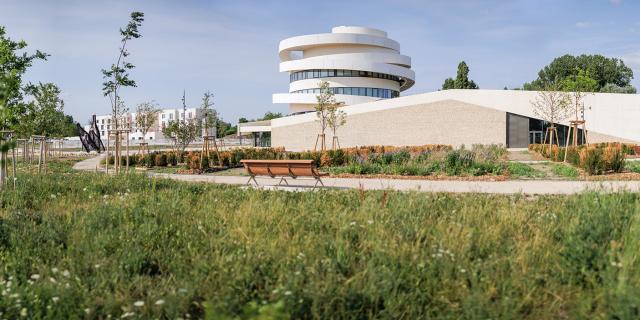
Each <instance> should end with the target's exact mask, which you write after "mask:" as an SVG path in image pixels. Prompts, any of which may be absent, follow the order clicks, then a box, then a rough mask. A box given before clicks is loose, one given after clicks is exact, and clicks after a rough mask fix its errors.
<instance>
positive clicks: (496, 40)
mask: <svg viewBox="0 0 640 320" xmlns="http://www.w3.org/2000/svg"><path fill="white" fill-rule="evenodd" d="M0 7H1V10H0V25H4V26H6V28H7V33H8V34H9V36H10V37H11V38H13V39H24V40H26V41H27V42H28V43H29V47H30V48H31V49H32V50H33V49H36V48H37V49H40V50H43V51H45V52H47V53H49V54H51V57H50V58H49V61H47V62H38V63H37V65H35V66H34V67H33V68H32V69H31V70H30V71H29V73H28V75H27V80H29V81H32V82H37V81H42V82H54V83H56V84H57V85H58V86H60V87H61V89H62V91H63V98H64V100H65V103H66V105H65V112H67V113H69V114H71V115H73V116H74V118H76V120H78V121H81V122H83V123H84V122H86V120H87V119H88V118H89V116H90V115H91V114H94V113H97V114H107V113H108V112H109V102H108V101H107V99H106V98H104V97H103V96H102V94H101V84H102V76H101V73H100V69H101V68H106V67H108V66H109V65H110V64H111V63H113V62H114V59H115V58H116V54H117V48H118V45H119V34H118V28H120V27H121V26H123V25H124V24H126V22H127V21H128V15H129V13H130V12H131V11H134V10H135V11H143V12H144V13H145V22H144V25H143V26H142V28H141V31H142V34H143V37H142V38H140V39H137V40H135V41H134V42H132V43H131V47H130V51H131V58H130V61H131V62H132V63H134V64H135V65H136V66H137V68H136V69H135V70H134V71H133V72H132V77H133V78H134V79H135V80H136V81H137V82H138V87H137V88H133V89H125V90H123V92H122V96H123V97H124V99H125V101H126V103H127V105H128V106H129V108H130V109H132V110H133V109H135V106H136V105H137V104H138V103H140V102H143V101H148V100H155V101H156V102H158V103H159V104H160V105H161V106H162V107H164V108H170V107H177V106H179V105H180V99H181V96H182V90H183V89H184V90H186V92H187V104H188V105H190V106H196V105H199V104H200V99H201V96H202V94H203V92H204V91H206V90H210V91H212V92H213V93H214V95H215V98H214V101H215V103H216V108H217V109H218V111H219V112H220V113H221V115H222V117H223V118H224V119H225V120H227V121H231V122H236V121H237V119H238V118H239V117H242V116H244V117H248V118H255V117H258V116H260V115H262V114H264V112H266V111H278V112H283V113H286V112H287V108H286V106H285V105H273V104H272V103H271V94H272V93H276V92H286V91H287V89H288V76H287V75H286V74H281V73H279V72H278V62H279V61H278V56H277V49H278V42H279V41H280V40H282V39H284V38H286V37H290V36H294V35H302V34H310V33H323V32H329V31H330V29H331V27H333V26H338V25H359V26H369V27H374V28H379V29H382V30H385V31H387V33H388V34H389V36H390V37H391V38H392V39H394V40H397V41H399V42H400V45H401V51H402V53H403V54H406V55H409V56H410V57H412V62H413V69H414V70H415V72H416V85H415V86H414V87H413V88H411V89H410V90H408V91H406V92H404V93H403V94H404V95H406V94H415V93H423V92H429V91H434V90H437V89H438V88H439V87H440V86H441V84H442V82H443V80H444V79H445V78H446V77H450V76H454V75H455V71H456V66H457V64H458V62H459V61H460V60H465V61H467V63H468V64H469V66H470V68H471V74H470V76H471V78H472V79H473V80H474V81H476V83H478V84H479V85H480V87H481V88H484V89H502V88H503V87H504V86H508V87H510V88H511V87H518V86H521V85H522V83H524V82H528V81H531V80H533V79H535V78H536V74H537V72H538V70H539V69H540V68H542V67H543V66H545V65H546V64H548V63H549V62H550V61H551V60H552V59H553V58H554V57H557V56H560V55H563V54H566V53H569V54H581V53H588V54H594V53H599V54H604V55H606V56H612V57H620V58H623V59H624V60H625V62H626V63H627V65H629V66H631V67H632V68H633V69H634V72H635V73H636V74H637V77H636V79H634V81H633V84H634V85H635V86H636V87H640V16H639V15H638V13H639V12H640V1H637V0H540V1H534V0H526V1H525V0H514V1H508V0H477V1H471V0H457V1H456V0H449V1H445V0H438V1H435V0H434V1H429V0H422V1H420V0H373V1H349V0H341V1H330V0H325V1H303V0H298V1H264V0H263V1H244V0H236V1H217V0H214V1H188V0H185V1H147V0H136V1H88V0H85V1H80V0H76V1H74V0H56V1H44V0H42V1H31V0H2V4H1V6H0Z"/></svg>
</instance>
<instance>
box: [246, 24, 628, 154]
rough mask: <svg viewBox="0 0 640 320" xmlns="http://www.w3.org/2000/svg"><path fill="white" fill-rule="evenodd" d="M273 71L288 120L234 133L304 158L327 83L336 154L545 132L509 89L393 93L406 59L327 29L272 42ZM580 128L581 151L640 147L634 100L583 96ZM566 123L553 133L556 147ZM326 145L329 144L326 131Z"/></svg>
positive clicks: (408, 75) (376, 35) (513, 143)
mask: <svg viewBox="0 0 640 320" xmlns="http://www.w3.org/2000/svg"><path fill="white" fill-rule="evenodd" d="M279 52H280V60H281V63H280V71H281V72H288V73H289V79H290V83H289V92H288V93H278V94H274V95H273V102H274V103H287V104H288V105H289V110H290V115H289V116H287V117H284V118H279V119H273V120H271V121H270V122H269V123H260V124H253V123H247V124H244V125H243V127H240V128H239V132H241V133H243V134H247V133H252V134H254V137H255V136H260V137H265V136H267V137H269V138H270V142H271V145H272V146H274V147H284V148H285V149H287V150H292V151H300V150H309V149H313V148H314V145H315V141H316V138H317V136H318V134H319V133H320V132H319V131H320V125H319V123H318V122H317V118H316V115H315V113H309V111H312V110H313V108H314V104H315V103H316V96H317V94H318V93H319V90H318V82H319V81H321V80H325V81H328V82H329V83H330V85H331V88H332V90H333V91H334V93H335V97H336V100H338V101H342V102H344V103H345V105H346V106H344V107H342V110H343V111H344V112H345V113H346V116H347V117H346V120H347V122H346V124H345V125H344V126H343V127H341V128H339V129H338V131H337V136H338V137H339V141H340V145H341V146H342V147H354V146H365V145H395V146H411V145H424V144H449V145H452V146H460V145H467V146H470V145H472V144H502V145H505V146H507V147H509V148H526V147H527V146H528V145H529V144H531V143H541V142H542V140H543V137H544V133H545V131H546V128H547V127H548V126H549V123H546V122H544V121H542V120H541V119H539V118H538V117H537V116H536V115H535V113H534V108H533V105H532V102H533V101H535V100H536V98H537V96H538V94H539V93H538V92H535V91H518V90H445V91H437V92H430V93H423V94H415V95H409V96H402V97H401V96H400V93H401V92H402V91H404V90H406V89H408V88H410V87H411V86H412V85H413V84H414V82H415V75H414V73H413V71H412V70H411V69H410V67H411V59H410V58H409V57H408V56H405V55H401V54H400V45H399V44H398V43H397V42H395V41H393V40H391V39H389V38H388V37H387V34H386V33H385V32H383V31H380V30H376V29H371V28H363V27H336V28H333V29H332V32H331V33H324V34H315V35H306V36H299V37H293V38H288V39H285V40H283V41H282V42H280V48H279ZM584 106H585V108H584V109H585V110H584V119H585V121H586V128H587V136H588V139H589V142H628V143H640V127H639V126H638V124H639V123H640V95H637V94H612V93H595V94H588V95H587V96H586V97H585V98H584ZM567 131H568V121H565V122H563V123H561V124H560V126H559V129H558V133H559V136H560V143H561V144H564V142H565V141H566V140H565V136H566V135H567ZM326 134H327V140H328V141H331V140H332V139H331V137H330V132H329V131H327V132H326Z"/></svg>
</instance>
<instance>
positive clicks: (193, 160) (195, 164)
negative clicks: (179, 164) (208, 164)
mask: <svg viewBox="0 0 640 320" xmlns="http://www.w3.org/2000/svg"><path fill="white" fill-rule="evenodd" d="M187 163H188V165H189V169H193V170H195V169H200V155H199V154H193V153H192V154H191V155H189V159H188V160H187Z"/></svg>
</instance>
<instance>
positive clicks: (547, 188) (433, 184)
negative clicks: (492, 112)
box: [73, 156, 640, 194]
mask: <svg viewBox="0 0 640 320" xmlns="http://www.w3.org/2000/svg"><path fill="white" fill-rule="evenodd" d="M103 157H104V156H98V157H95V158H91V159H87V160H84V161H81V162H78V163H76V164H75V165H74V166H73V168H74V169H76V170H87V171H95V168H96V164H98V163H99V161H100V160H101V159H102V158H103ZM147 175H149V176H151V177H157V178H166V179H173V180H180V181H191V182H207V183H218V184H230V185H244V184H246V182H247V179H248V177H246V176H213V175H183V174H168V173H152V172H148V173H147ZM257 180H258V183H259V184H260V185H261V186H262V188H264V189H278V190H288V191H308V190H311V187H312V186H313V184H314V183H315V181H314V180H313V179H297V180H292V179H289V183H290V186H275V184H276V183H277V182H278V180H279V179H270V178H260V177H258V178H257ZM323 181H324V184H325V186H327V187H333V188H341V189H358V188H362V189H365V190H387V189H392V190H401V191H410V190H414V191H421V192H456V193H493V194H514V193H523V194H572V193H578V192H582V191H586V190H595V191H603V192H615V191H624V190H626V191H632V192H638V191H640V181H552V180H510V181H495V182H492V181H453V180H448V181H432V180H408V179H407V180H404V179H364V178H363V179H360V178H325V179H323Z"/></svg>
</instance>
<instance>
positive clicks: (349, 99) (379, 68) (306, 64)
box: [273, 26, 415, 114]
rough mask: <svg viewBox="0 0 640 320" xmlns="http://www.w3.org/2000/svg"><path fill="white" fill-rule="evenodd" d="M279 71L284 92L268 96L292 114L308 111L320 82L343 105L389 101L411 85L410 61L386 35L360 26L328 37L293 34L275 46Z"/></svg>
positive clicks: (339, 30) (413, 80) (339, 29)
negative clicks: (286, 82) (285, 74)
mask: <svg viewBox="0 0 640 320" xmlns="http://www.w3.org/2000/svg"><path fill="white" fill-rule="evenodd" d="M279 56H280V72H288V73H289V75H290V83H289V92H288V93H276V94H274V95H273V103H286V104H288V105H289V112H290V113H292V114H296V113H303V112H309V111H313V108H314V105H315V103H316V96H317V94H318V91H319V90H318V88H319V83H320V81H327V82H329V84H330V86H331V88H332V90H333V91H334V93H335V94H336V99H337V100H338V101H342V102H344V103H345V104H346V105H354V104H359V103H366V102H372V101H376V100H381V99H391V98H395V97H398V96H400V92H402V91H404V90H407V89H409V88H411V86H413V84H414V83H415V73H414V72H413V70H411V58H410V57H408V56H405V55H402V54H400V44H398V42H396V41H394V40H392V39H389V38H388V37H387V33H386V32H384V31H381V30H377V29H373V28H366V27H352V26H348V27H335V28H333V29H332V30H331V33H322V34H312V35H304V36H297V37H292V38H288V39H285V40H282V41H281V42H280V46H279Z"/></svg>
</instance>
